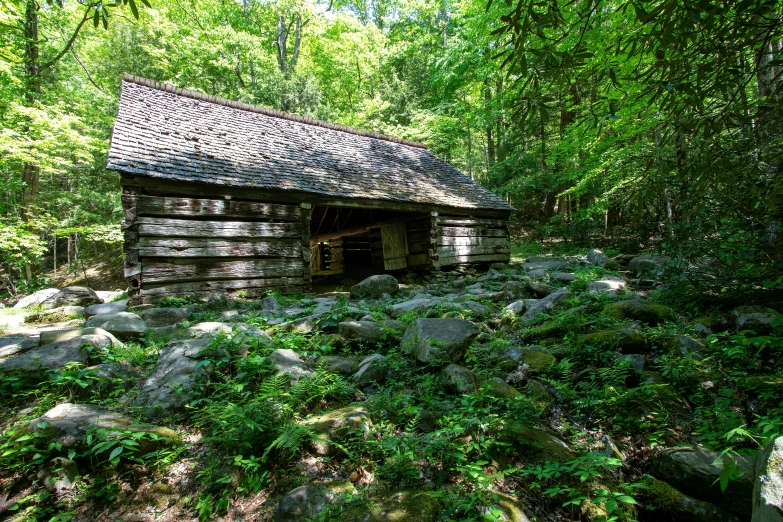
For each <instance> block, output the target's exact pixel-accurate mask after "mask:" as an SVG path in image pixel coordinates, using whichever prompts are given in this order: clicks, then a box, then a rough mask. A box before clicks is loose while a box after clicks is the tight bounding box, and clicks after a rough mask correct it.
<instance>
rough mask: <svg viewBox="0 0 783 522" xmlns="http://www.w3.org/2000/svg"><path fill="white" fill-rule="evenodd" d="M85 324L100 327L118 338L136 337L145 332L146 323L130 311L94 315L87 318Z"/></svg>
mask: <svg viewBox="0 0 783 522" xmlns="http://www.w3.org/2000/svg"><path fill="white" fill-rule="evenodd" d="M85 326H87V327H88V328H89V327H92V328H102V329H104V330H106V331H107V332H109V333H110V334H112V335H114V336H115V337H117V338H118V339H138V338H139V337H144V336H145V335H146V334H147V325H146V324H144V321H143V320H142V319H141V317H139V316H138V315H136V314H133V313H131V312H118V313H114V314H100V315H94V316H92V317H90V318H89V319H87V323H86V325H85Z"/></svg>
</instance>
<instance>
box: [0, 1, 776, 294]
mask: <svg viewBox="0 0 783 522" xmlns="http://www.w3.org/2000/svg"><path fill="white" fill-rule="evenodd" d="M780 3H781V2H778V1H767V2H765V1H761V0H743V1H738V2H707V1H701V0H695V1H689V2H682V1H678V0H654V1H648V0H631V1H628V2H622V1H617V0H610V1H602V0H574V1H560V2H558V1H538V0H519V1H517V2H513V1H511V0H506V1H505V2H504V1H502V0H501V1H495V2H491V1H490V2H489V3H487V1H486V0H431V1H424V0H367V1H366V2H364V1H362V0H355V1H353V0H331V1H329V2H328V3H327V2H325V1H320V2H312V1H308V0H304V1H300V0H277V1H268V0H264V1H259V0H244V1H227V0H149V2H147V1H145V0H136V1H134V0H124V1H123V2H121V3H120V4H119V5H116V4H113V3H104V2H101V1H97V2H96V1H91V0H79V1H75V2H74V1H62V2H61V3H60V2H57V1H56V0H52V1H45V0H41V1H36V0H26V1H23V0H0V6H2V9H1V10H0V176H1V179H2V198H1V199H0V216H2V218H0V252H1V253H2V264H3V276H2V277H3V282H2V284H3V286H4V287H5V291H6V292H9V293H17V292H21V291H25V290H29V289H32V288H33V287H35V286H39V285H42V284H44V282H45V281H44V276H45V275H46V274H48V273H50V271H51V269H52V268H53V264H54V263H53V261H54V255H55V249H59V251H58V253H57V258H58V259H59V260H60V261H59V262H60V263H61V264H62V262H63V259H65V258H67V259H71V260H72V259H73V258H75V257H76V256H77V250H78V251H79V255H81V256H82V257H84V256H87V258H89V256H91V255H92V256H93V257H96V258H97V257H101V256H103V257H107V256H109V257H111V256H114V257H119V252H120V250H121V234H120V232H119V222H120V220H121V209H120V193H119V184H118V179H117V176H116V174H114V173H110V172H107V171H106V170H105V169H104V166H105V163H106V152H107V149H108V143H109V139H110V136H111V128H112V124H113V119H114V117H115V114H116V109H117V103H118V94H119V83H120V78H121V73H122V72H128V73H131V74H134V75H138V76H144V77H147V78H152V79H155V80H158V81H163V82H172V83H174V84H176V85H177V86H180V87H186V88H190V89H195V90H198V91H203V92H206V93H208V94H212V95H217V96H222V97H226V98H231V99H238V100H241V101H244V102H249V103H255V104H261V105H265V106H268V107H273V108H277V109H282V110H285V111H290V112H295V113H298V114H305V115H312V116H315V117H317V118H321V119H324V120H328V121H332V122H337V123H341V124H346V125H351V126H356V127H359V128H364V129H370V130H374V131H378V132H382V133H387V134H391V135H395V136H399V137H403V138H407V139H412V140H417V141H422V142H424V143H426V144H427V145H428V146H429V147H430V149H431V150H433V151H434V152H435V153H436V154H438V155H440V156H442V157H444V158H445V159H447V160H448V161H450V162H452V163H454V164H455V165H456V166H458V167H459V168H460V169H462V170H463V172H465V173H466V174H468V175H469V176H471V177H473V178H474V179H476V180H478V181H479V182H481V183H482V184H484V185H485V186H487V187H489V188H490V189H492V190H494V191H495V192H496V193H497V194H499V195H501V196H502V197H504V198H507V199H508V200H509V201H510V202H511V203H512V204H513V205H514V206H515V207H516V208H517V209H518V212H517V214H516V217H515V219H516V222H517V223H518V225H519V226H518V229H517V232H519V233H524V234H531V235H535V236H538V237H541V238H549V237H556V238H562V239H565V240H566V241H575V242H578V243H580V244H584V245H587V244H591V245H596V244H609V243H611V244H613V245H615V246H617V247H619V248H621V249H622V250H625V251H631V252H635V251H639V250H640V249H655V250H659V251H663V253H665V254H668V255H670V256H672V257H673V258H675V259H677V260H680V261H681V270H680V271H679V272H678V274H679V277H680V279H681V280H682V281H684V282H686V283H687V284H689V285H691V286H692V287H693V288H695V289H697V290H698V291H700V292H703V291H705V290H708V291H709V292H710V293H709V294H708V295H712V296H714V295H717V294H720V293H727V292H728V293H734V292H737V291H742V292H745V291H747V290H760V289H766V290H771V291H775V290H776V289H778V288H780V286H781V281H783V263H781V259H780V257H781V248H780V240H779V239H778V238H779V236H780V232H779V227H780V221H781V217H783V216H781V209H780V204H781V196H783V182H782V180H781V174H780V168H781V163H782V162H783V158H782V155H783V151H782V150H781V148H782V144H783V140H782V139H781V138H782V137H783V136H781V133H782V132H783V111H782V107H781V74H782V73H783V60H782V58H783V57H781V47H782V43H781V42H783V24H781V10H780V8H781V5H780ZM56 238H57V239H56ZM72 266H73V265H72Z"/></svg>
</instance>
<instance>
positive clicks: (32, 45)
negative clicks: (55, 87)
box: [22, 0, 41, 219]
mask: <svg viewBox="0 0 783 522" xmlns="http://www.w3.org/2000/svg"><path fill="white" fill-rule="evenodd" d="M24 36H25V48H24V72H25V102H26V103H27V105H30V106H31V105H33V104H34V103H35V102H36V101H37V100H38V98H39V97H40V94H41V72H40V63H39V58H40V52H39V49H38V4H37V3H36V1H35V0H27V5H26V8H25V24H24ZM27 132H28V133H29V132H30V129H29V127H28V128H27ZM40 177H41V168H40V167H39V166H38V165H35V164H34V163H28V162H25V163H24V164H23V165H22V181H23V182H24V186H23V187H22V218H23V219H27V217H28V210H29V208H30V205H31V204H32V202H33V200H34V199H35V196H36V194H37V193H38V181H39V179H40Z"/></svg>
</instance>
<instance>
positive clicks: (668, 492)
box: [638, 477, 740, 522]
mask: <svg viewBox="0 0 783 522" xmlns="http://www.w3.org/2000/svg"><path fill="white" fill-rule="evenodd" d="M642 484H644V486H645V489H640V490H639V494H638V498H639V500H641V501H642V502H643V503H644V504H645V505H651V506H654V507H655V511H654V512H653V514H654V515H655V519H656V520H676V521H677V522H704V521H709V522H740V519H739V518H738V517H737V516H735V515H733V514H731V513H729V512H728V511H726V510H725V509H722V508H720V507H718V506H716V505H715V504H710V503H709V502H704V501H703V500H699V499H696V498H693V497H691V496H688V495H686V494H685V493H683V492H681V491H679V490H678V489H677V488H674V487H672V486H671V485H670V484H667V483H666V482H664V481H663V480H658V479H655V478H652V477H649V478H644V479H642Z"/></svg>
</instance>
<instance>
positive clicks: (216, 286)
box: [142, 277, 304, 303]
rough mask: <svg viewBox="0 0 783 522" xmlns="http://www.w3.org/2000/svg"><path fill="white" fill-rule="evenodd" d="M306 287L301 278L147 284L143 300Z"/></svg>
mask: <svg viewBox="0 0 783 522" xmlns="http://www.w3.org/2000/svg"><path fill="white" fill-rule="evenodd" d="M303 287H304V283H303V281H302V278H301V277H270V278H267V279H232V280H228V281H198V282H186V283H162V284H145V285H144V292H143V294H142V300H143V301H144V302H145V303H155V302H157V301H160V300H161V299H163V298H164V297H182V296H186V295H194V296H196V297H197V298H199V299H206V298H208V297H209V296H211V295H212V294H213V293H215V292H227V293H236V292H239V291H242V292H243V294H244V295H245V296H246V297H257V296H259V295H263V294H264V293H266V292H267V291H268V290H270V289H276V290H282V291H291V292H293V291H299V290H301V289H302V288H303Z"/></svg>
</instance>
